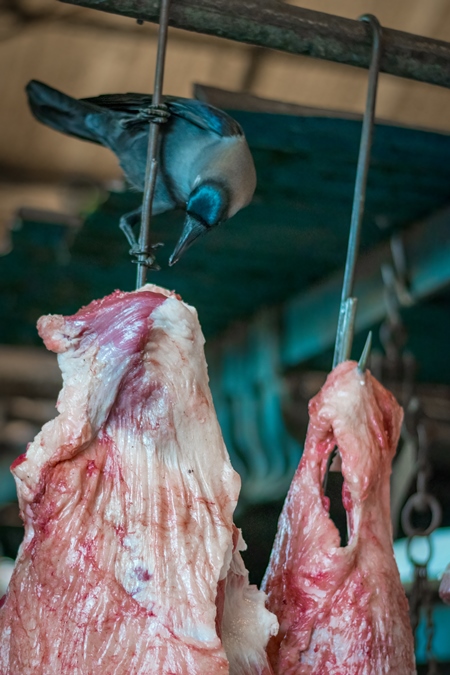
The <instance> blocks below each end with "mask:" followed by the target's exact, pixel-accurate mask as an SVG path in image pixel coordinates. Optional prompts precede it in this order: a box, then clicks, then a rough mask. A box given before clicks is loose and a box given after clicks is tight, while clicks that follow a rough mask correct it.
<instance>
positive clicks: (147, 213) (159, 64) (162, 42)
mask: <svg viewBox="0 0 450 675" xmlns="http://www.w3.org/2000/svg"><path fill="white" fill-rule="evenodd" d="M169 6H170V0H161V13H160V16H159V33H158V52H157V56H156V71H155V86H154V88H153V98H152V107H154V108H158V107H159V106H161V97H162V86H163V79H164V64H165V60H166V45H167V31H168V26H169ZM160 122H161V121H160V120H158V121H157V120H155V119H151V120H150V132H149V137H148V146H147V165H146V170H145V189H144V198H143V201H142V219H141V231H140V233H139V251H138V252H137V254H136V255H137V278H136V288H140V287H141V286H143V285H144V284H145V281H146V277H147V269H148V268H150V269H151V268H153V269H159V268H158V267H157V266H155V264H154V263H155V256H154V254H153V249H152V247H151V245H150V219H151V215H152V204H153V196H154V194H155V187H156V176H157V173H158V160H157V158H156V153H157V148H158V136H159V124H160Z"/></svg>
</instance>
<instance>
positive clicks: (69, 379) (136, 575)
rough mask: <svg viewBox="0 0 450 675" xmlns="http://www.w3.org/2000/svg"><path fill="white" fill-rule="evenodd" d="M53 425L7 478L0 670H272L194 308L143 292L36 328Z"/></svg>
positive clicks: (267, 629) (118, 674)
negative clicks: (10, 533) (9, 532)
mask: <svg viewBox="0 0 450 675" xmlns="http://www.w3.org/2000/svg"><path fill="white" fill-rule="evenodd" d="M38 327H39V332H40V335H41V336H42V338H43V340H44V342H45V344H46V346H47V348H48V349H51V350H52V351H55V352H57V353H58V359H59V364H60V367H61V370H62V374H63V381H64V386H63V389H62V391H61V393H60V396H59V400H58V404H57V409H58V411H59V416H58V417H56V418H55V419H54V420H53V421H51V422H49V423H48V424H46V425H45V426H44V427H43V429H42V431H41V432H40V433H39V434H38V436H37V437H36V438H35V440H34V441H33V443H32V444H31V445H30V447H29V448H28V450H27V453H26V455H25V456H22V457H21V458H19V459H18V460H16V462H15V463H14V465H13V467H12V470H13V474H14V477H15V480H16V483H17V490H18V496H19V502H20V508H21V512H22V516H23V519H24V521H25V538H24V541H23V544H22V546H21V548H20V551H19V554H18V558H17V563H16V567H15V571H14V573H13V577H12V580H11V583H10V586H9V590H8V593H7V595H6V596H5V598H4V602H3V607H2V609H1V610H0V630H1V639H0V674H1V675H68V674H69V673H70V675H96V674H98V675H144V674H145V675H227V674H228V673H231V675H263V674H265V675H269V674H270V673H271V672H272V671H271V669H270V666H269V665H268V663H267V657H266V654H265V646H266V643H267V641H268V639H269V636H270V635H273V634H274V633H276V631H277V622H276V619H275V617H274V616H273V615H271V614H270V613H269V612H268V611H267V610H266V609H265V607H264V602H265V595H264V594H263V593H262V592H259V591H258V590H257V589H256V587H254V586H249V584H248V575H247V571H246V570H245V567H244V565H243V563H242V560H241V557H240V553H239V550H242V549H243V548H244V544H243V541H242V539H241V537H240V534H239V532H238V531H237V530H236V528H235V527H234V525H233V521H232V517H233V511H234V508H235V506H236V502H237V498H238V494H239V489H240V480H239V477H238V475H237V474H236V473H235V471H234V470H233V469H232V467H231V464H230V461H229V457H228V453H227V451H226V448H225V446H224V443H223V440H222V436H221V433H220V429H219V425H218V422H217V419H216V415H215V412H214V407H213V404H212V400H211V395H210V391H209V387H208V376H207V369H206V363H205V358H204V353H203V343H204V339H203V335H202V332H201V329H200V326H199V323H198V319H197V314H196V312H195V310H194V309H193V308H192V307H189V306H188V305H186V304H184V303H183V302H181V301H180V300H179V299H178V298H177V297H176V296H175V295H174V294H170V293H168V292H167V291H165V290H163V289H159V288H156V287H153V286H146V287H144V288H143V289H141V290H140V291H139V292H134V293H121V292H116V293H114V294H113V295H111V296H108V297H107V298H104V299H103V300H100V301H95V302H92V303H91V304H90V305H88V306H87V307H85V308H83V309H81V310H80V311H79V312H78V313H77V314H75V315H74V316H71V317H62V316H47V317H43V318H41V319H40V321H39V324H38Z"/></svg>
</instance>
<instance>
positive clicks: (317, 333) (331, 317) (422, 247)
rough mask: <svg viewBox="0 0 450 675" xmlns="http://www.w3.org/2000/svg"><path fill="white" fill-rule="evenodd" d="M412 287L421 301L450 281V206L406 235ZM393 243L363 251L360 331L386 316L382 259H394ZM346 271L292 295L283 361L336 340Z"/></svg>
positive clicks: (302, 357) (290, 362)
mask: <svg viewBox="0 0 450 675" xmlns="http://www.w3.org/2000/svg"><path fill="white" fill-rule="evenodd" d="M403 242H404V247H405V254H406V260H407V265H408V273H409V277H410V282H411V286H410V291H411V295H412V297H413V298H414V301H420V300H422V299H424V298H426V297H428V296H430V295H432V294H433V293H435V292H437V291H439V290H440V289H441V288H443V287H445V286H447V285H449V284H450V208H448V209H445V210H443V211H440V212H439V213H437V214H434V215H432V216H430V217H429V218H427V219H425V220H423V221H421V222H420V223H418V224H417V225H413V226H412V227H410V228H409V229H408V230H405V233H404V237H403ZM391 260H392V258H391V249H390V245H389V242H385V243H384V244H382V245H380V246H378V247H377V248H375V249H373V250H372V251H371V252H370V253H367V254H365V255H361V256H360V258H359V260H358V264H357V270H356V278H355V290H354V295H355V296H356V297H357V298H358V312H357V315H356V323H355V333H358V332H359V331H362V330H366V329H368V328H371V327H372V326H373V325H374V324H376V323H378V322H379V321H381V320H382V319H384V317H385V315H386V302H385V294H384V285H383V280H382V277H381V271H380V268H381V265H382V263H385V262H389V261H391ZM342 277H343V271H340V272H338V273H337V274H334V275H333V276H332V277H330V278H329V279H328V280H327V281H325V282H323V283H320V284H318V285H317V286H315V287H313V288H309V289H308V290H307V291H305V292H304V293H302V294H301V295H299V296H297V297H294V298H292V300H290V301H289V302H287V303H286V304H285V305H284V307H283V309H282V326H283V328H282V344H281V361H282V363H283V365H284V366H285V367H289V366H294V365H298V364H300V363H302V362H304V361H306V360H308V359H310V358H312V357H314V356H317V355H319V354H321V353H322V352H324V351H325V350H326V349H329V348H330V347H331V346H332V345H333V342H334V338H335V334H336V325H337V319H338V314H339V304H340V294H341V287H342Z"/></svg>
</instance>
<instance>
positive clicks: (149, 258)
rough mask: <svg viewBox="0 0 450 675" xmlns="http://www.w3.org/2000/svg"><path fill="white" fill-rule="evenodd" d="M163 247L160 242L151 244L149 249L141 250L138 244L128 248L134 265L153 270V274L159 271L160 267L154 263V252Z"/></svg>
mask: <svg viewBox="0 0 450 675" xmlns="http://www.w3.org/2000/svg"><path fill="white" fill-rule="evenodd" d="M160 246H164V244H163V243H162V242H158V243H156V244H152V245H151V246H150V249H147V250H142V249H141V247H140V246H139V244H138V243H136V244H134V245H133V246H132V247H131V248H130V255H131V256H132V257H133V261H132V262H134V263H136V264H137V265H144V266H145V267H147V269H150V270H154V271H155V272H157V271H159V270H160V269H161V267H160V266H159V265H158V263H157V262H156V256H155V254H154V250H155V249H157V248H159V247H160Z"/></svg>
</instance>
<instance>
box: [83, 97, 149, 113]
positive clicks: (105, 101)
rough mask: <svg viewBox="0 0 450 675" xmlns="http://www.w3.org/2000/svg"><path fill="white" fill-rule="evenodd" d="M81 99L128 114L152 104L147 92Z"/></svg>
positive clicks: (137, 111)
mask: <svg viewBox="0 0 450 675" xmlns="http://www.w3.org/2000/svg"><path fill="white" fill-rule="evenodd" d="M81 100H82V101H84V102H85V103H90V104H92V105H97V106H100V107H101V108H108V110H116V111H117V112H124V113H128V114H129V115H133V114H138V113H139V112H140V111H141V110H142V109H143V108H147V107H148V106H149V105H151V104H152V97H151V95H149V94H102V95H101V96H94V97H93V98H82V99H81Z"/></svg>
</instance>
